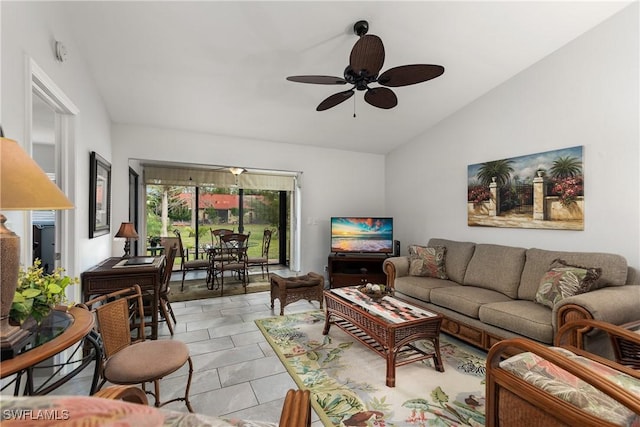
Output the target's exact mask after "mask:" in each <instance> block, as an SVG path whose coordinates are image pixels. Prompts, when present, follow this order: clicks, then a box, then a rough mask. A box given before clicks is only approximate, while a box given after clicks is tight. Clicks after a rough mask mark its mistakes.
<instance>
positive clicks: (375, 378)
mask: <svg viewBox="0 0 640 427" xmlns="http://www.w3.org/2000/svg"><path fill="white" fill-rule="evenodd" d="M324 321H325V314H324V312H323V311H312V312H307V313H300V314H292V315H288V316H278V317H273V318H268V319H259V320H256V324H257V325H258V327H259V328H260V330H261V331H262V333H263V334H264V336H265V337H266V338H267V341H268V342H269V344H270V345H271V346H272V347H273V349H274V350H275V352H276V353H277V355H278V357H279V358H280V360H281V361H282V363H283V364H284V366H285V367H286V369H287V371H288V372H289V374H290V375H291V376H292V377H293V379H294V381H295V382H296V384H297V385H298V387H299V388H303V389H309V390H310V391H311V392H312V399H311V401H312V406H313V408H314V409H315V411H316V413H317V414H318V416H319V417H320V419H321V421H322V423H323V424H324V425H325V426H327V427H328V426H375V427H391V426H393V427H407V426H411V427H416V426H418V427H426V426H448V427H451V426H467V425H469V426H483V425H484V422H485V416H484V414H485V412H484V402H485V385H484V384H485V381H484V379H485V360H486V353H485V352H482V351H480V350H477V349H475V348H473V347H471V346H468V345H466V344H464V343H462V342H461V341H458V340H456V339H454V338H452V337H448V336H446V335H444V334H441V336H440V351H441V354H442V358H443V364H444V368H445V372H437V371H436V370H435V369H434V367H433V362H432V360H426V361H422V362H415V363H411V364H408V365H404V366H400V367H397V368H396V386H395V387H387V386H386V385H385V376H386V361H385V359H383V358H382V357H380V356H379V355H378V354H376V353H374V352H373V351H372V350H370V349H369V348H367V347H365V346H364V345H362V344H361V343H360V342H359V341H357V340H356V339H354V338H352V337H351V336H350V335H348V334H346V333H345V332H343V331H342V330H341V329H339V328H338V327H337V326H335V325H332V326H331V329H330V330H329V334H328V335H326V336H325V335H322V330H323V328H324ZM417 346H418V347H422V348H424V349H425V350H427V349H429V348H432V345H431V343H430V342H427V341H420V342H418V344H417Z"/></svg>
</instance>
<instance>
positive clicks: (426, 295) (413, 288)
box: [394, 276, 461, 302]
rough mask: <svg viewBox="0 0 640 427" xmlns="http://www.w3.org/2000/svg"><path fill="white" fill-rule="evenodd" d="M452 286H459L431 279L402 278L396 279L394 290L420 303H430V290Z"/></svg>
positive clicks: (450, 282) (448, 281) (447, 281)
mask: <svg viewBox="0 0 640 427" xmlns="http://www.w3.org/2000/svg"><path fill="white" fill-rule="evenodd" d="M452 286H456V287H460V286H461V285H459V284H457V283H455V282H452V281H450V280H442V279H436V278H433V277H417V276H403V277H397V278H396V282H395V286H394V289H395V290H396V291H397V292H400V293H403V294H405V295H409V296H411V297H413V298H416V299H419V300H421V301H424V302H431V290H432V289H436V288H447V287H452Z"/></svg>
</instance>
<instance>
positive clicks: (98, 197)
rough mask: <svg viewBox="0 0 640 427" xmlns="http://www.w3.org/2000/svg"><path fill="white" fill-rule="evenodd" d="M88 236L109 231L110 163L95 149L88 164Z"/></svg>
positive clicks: (100, 234)
mask: <svg viewBox="0 0 640 427" xmlns="http://www.w3.org/2000/svg"><path fill="white" fill-rule="evenodd" d="M89 177H90V178H89V179H90V183H89V238H90V239H92V238H94V237H97V236H102V235H103V234H108V233H110V232H111V164H110V163H109V162H107V161H106V160H105V159H103V158H102V157H100V156H99V155H98V154H97V153H96V152H95V151H92V152H91V155H90V166H89Z"/></svg>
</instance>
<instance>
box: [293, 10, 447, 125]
mask: <svg viewBox="0 0 640 427" xmlns="http://www.w3.org/2000/svg"><path fill="white" fill-rule="evenodd" d="M368 31H369V23H368V22H367V21H358V22H356V23H355V24H354V26H353V32H354V33H355V34H356V35H357V36H358V37H360V38H359V39H358V41H357V42H356V44H355V45H354V46H353V49H351V55H350V56H349V65H347V67H346V68H345V69H344V78H340V77H334V76H324V75H303V76H289V77H287V80H289V81H292V82H297V83H311V84H322V85H344V84H347V83H349V84H351V85H352V86H353V87H352V88H351V89H349V90H346V91H343V92H338V93H335V94H333V95H331V96H329V97H328V98H326V99H325V100H324V101H322V102H321V103H320V104H319V105H318V107H317V108H316V111H324V110H328V109H329V108H332V107H335V106H336V105H338V104H341V103H343V102H344V101H346V100H347V99H349V98H351V97H352V96H353V94H354V93H355V91H356V90H359V91H366V92H365V94H364V100H365V102H367V103H368V104H370V105H373V106H374V107H378V108H382V109H385V110H388V109H390V108H393V107H395V106H396V105H398V98H397V97H396V94H395V93H394V92H393V91H392V90H391V89H389V87H400V86H409V85H414V84H417V83H422V82H426V81H427V80H431V79H435V78H436V77H439V76H441V75H442V74H443V73H444V67H443V66H441V65H431V64H412V65H401V66H399V67H394V68H390V69H388V70H387V71H385V72H383V73H382V74H379V73H380V70H381V69H382V66H383V64H384V44H383V43H382V40H381V39H380V37H378V36H375V35H373V34H367V32H368ZM372 83H378V84H379V85H382V86H383V87H369V85H370V84H372ZM384 86H387V87H384ZM354 116H355V114H354Z"/></svg>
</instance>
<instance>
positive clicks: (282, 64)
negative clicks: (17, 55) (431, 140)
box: [61, 1, 630, 153]
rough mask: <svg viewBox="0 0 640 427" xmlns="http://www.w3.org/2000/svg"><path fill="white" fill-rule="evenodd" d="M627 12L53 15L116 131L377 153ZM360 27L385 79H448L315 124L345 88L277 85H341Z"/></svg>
mask: <svg viewBox="0 0 640 427" xmlns="http://www.w3.org/2000/svg"><path fill="white" fill-rule="evenodd" d="M629 3H630V2H628V1H626V2H614V1H602V2H594V1H565V2H560V1H539V2H537V1H536V2H533V1H493V2H484V1H468V2H464V1H409V2H401V1H387V2H385V1H354V2H338V1H288V2H274V1H195V2H184V1H177V2H169V1H142V2H131V1H123V2H114V1H87V2H62V3H61V7H63V8H64V9H65V11H66V14H67V15H68V16H69V25H70V26H71V29H72V31H73V34H74V38H75V42H76V43H77V44H78V46H79V49H80V50H81V52H80V54H81V56H82V57H83V58H84V60H85V61H87V63H88V66H89V68H90V70H91V72H92V74H93V77H94V79H95V81H96V82H97V85H98V88H99V90H100V92H101V95H102V97H103V98H104V101H105V103H106V106H107V109H108V112H109V114H110V116H111V118H112V120H113V122H115V123H129V124H138V125H145V126H154V127H161V128H174V129H181V130H187V131H196V132H205V133H212V134H218V135H229V136H238V137H243V138H255V139H256V140H264V141H276V142H285V143H293V144H304V145H313V146H321V147H332V148H339V149H347V150H355V151H362V152H369V153H387V152H389V151H390V150H392V149H393V148H395V147H397V146H399V145H401V144H403V143H405V142H407V141H410V140H412V139H414V138H415V137H417V136H418V135H420V134H421V133H423V132H425V131H426V130H427V129H428V128H429V127H431V126H433V125H434V124H436V123H438V122H439V121H441V120H443V119H444V118H446V117H447V116H449V115H451V114H453V113H454V112H456V111H457V110H459V109H460V108H463V107H464V106H465V105H467V104H468V103H470V102H472V101H473V100H475V99H477V98H478V97H480V96H482V95H483V94H485V93H487V92H488V91H491V90H492V89H493V88H495V87H496V86H498V85H500V84H501V83H503V82H505V81H506V80H508V79H509V78H511V77H512V76H514V75H515V74H517V73H519V72H520V71H522V70H524V69H526V68H528V67H530V66H531V65H532V64H534V63H535V62H537V61H539V60H541V59H542V58H544V57H545V56H547V55H549V54H551V53H552V52H554V51H555V50H557V49H559V48H561V47H562V46H563V45H565V44H566V43H568V42H570V41H571V40H573V39H574V38H576V37H578V36H579V35H581V34H582V33H584V32H585V31H588V30H589V29H591V28H593V27H594V26H596V25H598V24H599V23H600V22H602V21H604V20H605V19H607V18H608V17H610V16H611V15H613V14H614V13H616V12H617V11H619V10H621V9H622V8H624V7H625V6H626V5H628V4H629ZM361 19H365V20H367V21H368V22H369V25H370V29H369V34H375V35H377V36H379V37H380V38H381V39H382V41H383V42H384V47H385V51H386V58H385V62H384V66H383V67H382V70H383V71H384V70H387V69H389V68H391V67H395V66H399V65H405V64H414V63H425V64H439V65H442V66H444V67H445V73H444V74H443V75H442V76H441V77H439V78H436V79H434V80H430V81H428V82H424V83H420V84H417V85H412V86H405V87H399V88H394V89H393V90H394V92H395V93H396V95H397V97H398V106H397V107H395V108H393V109H391V110H382V109H378V108H375V107H372V106H370V105H369V104H367V103H365V102H364V100H363V93H362V92H357V93H356V95H355V96H354V97H353V98H352V99H350V100H348V101H346V102H344V103H342V104H340V105H338V106H336V107H334V108H332V109H329V110H327V111H323V112H317V111H316V110H315V109H316V106H317V105H318V104H319V103H320V102H321V101H322V100H324V99H325V98H326V97H328V96H329V95H331V94H333V93H336V92H339V91H343V90H345V89H348V88H349V87H348V86H326V85H312V84H301V83H293V82H289V81H287V80H285V78H286V77H287V76H291V75H301V74H303V75H304V74H321V75H331V76H338V77H342V75H343V71H344V68H345V66H346V65H347V64H348V62H349V54H350V52H351V49H352V47H353V45H354V44H355V43H356V41H357V40H358V38H357V36H356V35H355V34H354V33H353V25H354V23H355V22H356V21H358V20H361ZM74 54H76V53H75V52H69V55H74ZM585 90H588V88H585ZM354 111H355V113H356V117H355V118H354Z"/></svg>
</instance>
